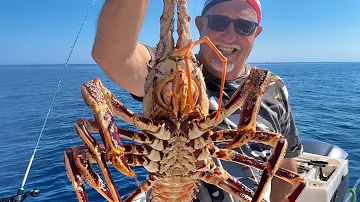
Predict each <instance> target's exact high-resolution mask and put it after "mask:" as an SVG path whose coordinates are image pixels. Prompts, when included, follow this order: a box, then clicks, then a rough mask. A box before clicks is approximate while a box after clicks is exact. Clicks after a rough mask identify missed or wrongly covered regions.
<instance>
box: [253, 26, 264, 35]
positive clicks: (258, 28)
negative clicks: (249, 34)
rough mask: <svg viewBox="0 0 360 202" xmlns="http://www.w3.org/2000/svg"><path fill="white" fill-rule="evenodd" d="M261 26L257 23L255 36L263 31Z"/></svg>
mask: <svg viewBox="0 0 360 202" xmlns="http://www.w3.org/2000/svg"><path fill="white" fill-rule="evenodd" d="M263 29H264V28H263V26H261V25H259V26H258V27H257V28H256V32H255V38H256V37H257V36H258V35H259V34H260V33H261V32H262V31H263Z"/></svg>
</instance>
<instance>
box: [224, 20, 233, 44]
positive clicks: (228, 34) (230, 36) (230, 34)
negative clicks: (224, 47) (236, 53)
mask: <svg viewBox="0 0 360 202" xmlns="http://www.w3.org/2000/svg"><path fill="white" fill-rule="evenodd" d="M222 35H223V39H224V40H225V41H226V42H232V41H235V40H236V32H235V29H234V23H233V22H232V23H230V25H229V26H228V27H227V29H226V30H225V31H224V32H223V33H222Z"/></svg>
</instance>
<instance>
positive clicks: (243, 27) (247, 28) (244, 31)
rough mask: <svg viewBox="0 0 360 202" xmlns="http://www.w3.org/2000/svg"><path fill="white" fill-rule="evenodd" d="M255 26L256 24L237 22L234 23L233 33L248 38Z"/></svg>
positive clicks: (244, 21) (243, 21)
mask: <svg viewBox="0 0 360 202" xmlns="http://www.w3.org/2000/svg"><path fill="white" fill-rule="evenodd" d="M256 26H257V25H256V23H253V22H250V21H246V20H238V21H237V22H236V23H235V31H236V33H238V34H239V35H241V36H250V35H252V34H253V33H254V31H255V28H256Z"/></svg>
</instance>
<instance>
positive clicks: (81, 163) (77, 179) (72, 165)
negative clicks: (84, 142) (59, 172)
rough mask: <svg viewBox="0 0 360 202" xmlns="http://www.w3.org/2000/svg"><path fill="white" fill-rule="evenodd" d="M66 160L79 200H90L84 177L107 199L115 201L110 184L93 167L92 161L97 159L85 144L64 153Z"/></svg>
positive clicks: (67, 169) (84, 201)
mask: <svg viewBox="0 0 360 202" xmlns="http://www.w3.org/2000/svg"><path fill="white" fill-rule="evenodd" d="M64 161H65V166H66V171H67V173H68V177H69V179H70V181H71V182H72V185H73V187H74V189H75V192H76V196H77V197H78V199H79V201H82V202H88V197H87V195H86V190H85V184H84V181H83V179H85V180H86V181H87V183H88V184H89V185H90V186H91V187H93V188H94V189H95V190H96V191H98V192H99V193H100V194H101V195H102V196H103V197H104V198H106V200H108V201H114V199H113V196H112V194H111V192H110V189H109V188H108V186H107V185H106V184H105V183H103V181H102V180H101V178H100V176H99V175H98V174H97V173H96V172H95V171H94V170H93V169H92V167H91V162H96V160H95V159H93V158H92V155H91V154H90V152H89V150H88V149H87V148H86V147H85V146H76V147H70V148H69V149H67V150H66V151H65V153H64Z"/></svg>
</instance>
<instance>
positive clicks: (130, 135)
mask: <svg viewBox="0 0 360 202" xmlns="http://www.w3.org/2000/svg"><path fill="white" fill-rule="evenodd" d="M81 122H82V124H84V125H85V127H86V129H87V130H88V132H99V129H98V126H97V124H96V122H95V121H94V120H91V119H90V120H88V119H82V120H81ZM117 130H118V132H119V134H120V137H121V138H125V139H128V140H132V141H134V142H137V143H145V144H146V145H149V146H150V147H152V148H154V149H156V150H159V151H162V150H163V149H164V148H165V147H166V146H165V145H166V144H167V142H166V141H164V140H160V139H157V138H156V137H155V136H153V135H151V134H147V133H144V134H142V133H138V132H136V131H132V130H127V129H123V128H119V127H118V129H117Z"/></svg>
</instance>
